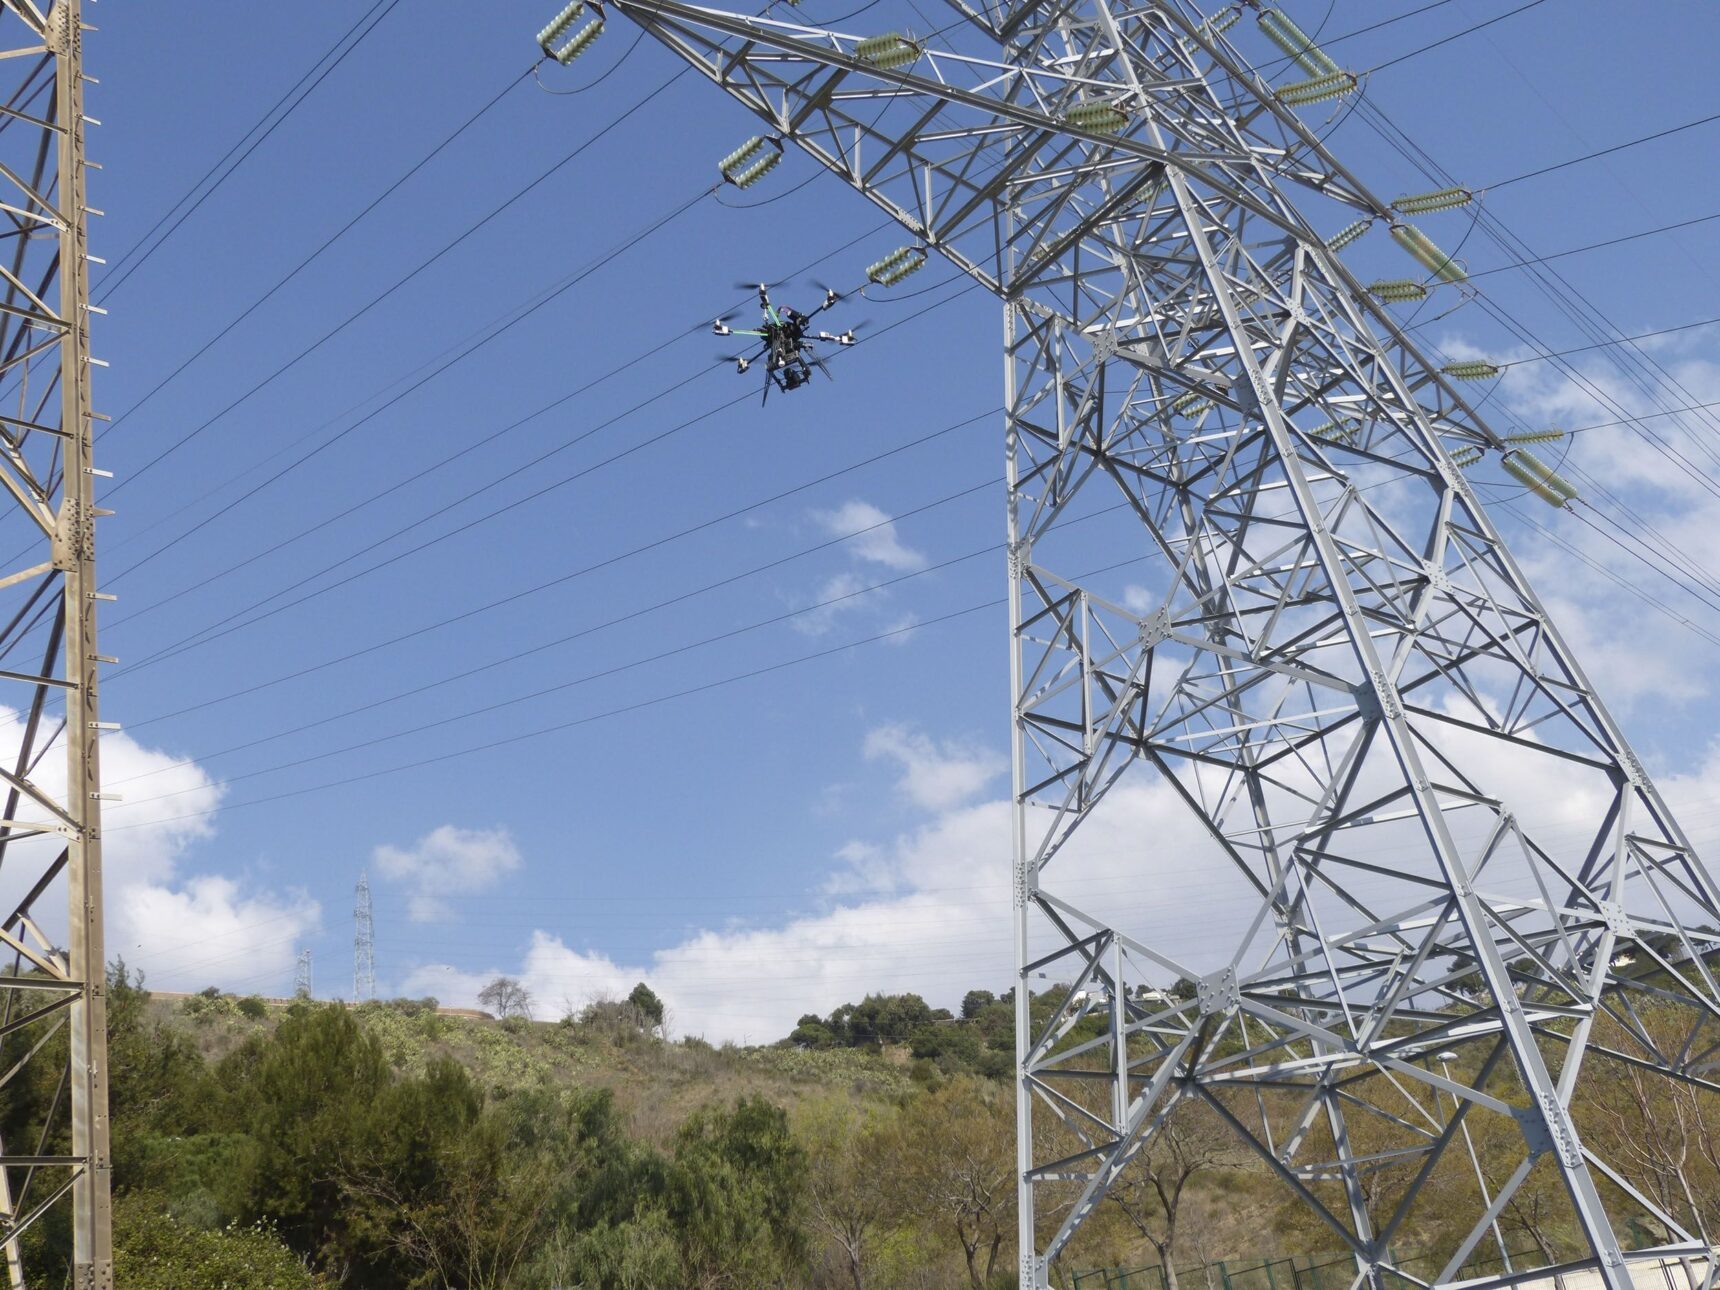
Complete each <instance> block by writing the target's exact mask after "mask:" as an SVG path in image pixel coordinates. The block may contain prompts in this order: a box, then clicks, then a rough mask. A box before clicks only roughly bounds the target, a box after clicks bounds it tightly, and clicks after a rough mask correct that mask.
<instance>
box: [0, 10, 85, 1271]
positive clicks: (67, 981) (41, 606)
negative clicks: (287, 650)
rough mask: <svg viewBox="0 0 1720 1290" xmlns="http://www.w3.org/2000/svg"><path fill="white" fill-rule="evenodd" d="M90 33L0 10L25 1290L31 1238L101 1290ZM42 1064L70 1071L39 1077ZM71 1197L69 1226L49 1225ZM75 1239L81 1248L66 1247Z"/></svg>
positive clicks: (2, 380)
mask: <svg viewBox="0 0 1720 1290" xmlns="http://www.w3.org/2000/svg"><path fill="white" fill-rule="evenodd" d="M44 12H45V13H46V17H44V16H43V15H44ZM83 32H84V25H83V18H82V3H81V0H56V2H55V3H53V4H51V5H50V4H48V3H45V2H44V3H41V4H39V5H38V4H33V3H29V2H28V0H3V3H0V55H3V57H0V105H3V107H4V111H3V112H0V189H3V190H4V192H3V194H0V211H3V214H0V229H3V231H4V234H5V244H6V249H5V252H4V255H3V256H0V353H3V354H4V361H3V362H0V481H3V482H4V484H5V488H4V491H3V492H0V511H3V513H4V515H5V516H6V518H7V519H8V520H9V521H10V527H9V528H8V530H7V534H6V537H5V542H6V545H7V548H8V549H9V550H10V549H12V548H22V549H21V550H20V551H19V553H18V558H17V560H16V562H15V563H14V564H13V565H12V566H11V567H10V568H6V569H3V570H0V624H3V626H0V656H4V658H5V659H6V664H5V667H6V670H5V671H0V706H4V707H5V708H6V709H7V710H8V712H9V713H10V714H12V716H13V718H14V719H15V724H13V726H12V732H13V733H11V734H9V735H8V743H7V745H6V747H5V749H4V751H3V752H0V760H3V764H0V780H4V783H5V795H6V806H5V814H4V815H3V816H0V875H3V876H4V889H5V891H6V892H7V893H8V894H7V895H6V896H5V897H4V899H5V904H4V905H3V906H0V917H3V918H4V922H3V923H0V942H3V947H4V955H5V962H4V963H3V964H0V1069H4V1070H5V1071H6V1072H7V1073H6V1075H5V1076H4V1077H3V1079H0V1085H3V1087H0V1101H4V1102H5V1104H6V1106H7V1128H8V1132H9V1133H10V1134H11V1135H12V1136H10V1137H8V1138H7V1139H6V1140H5V1141H4V1142H0V1250H3V1253H4V1258H5V1264H6V1275H7V1278H8V1280H9V1281H10V1284H11V1285H12V1286H13V1287H19V1286H22V1285H24V1284H25V1282H26V1277H27V1275H28V1279H29V1284H31V1285H36V1284H38V1283H39V1282H43V1281H45V1280H46V1279H47V1277H48V1270H47V1269H46V1268H43V1269H40V1270H36V1269H26V1268H25V1266H24V1256H23V1249H22V1243H21V1242H20V1240H19V1237H20V1235H21V1234H22V1233H23V1232H25V1231H26V1230H27V1229H29V1228H31V1227H36V1230H37V1232H38V1234H40V1233H55V1235H50V1236H48V1237H47V1240H46V1241H45V1242H44V1246H45V1247H46V1248H50V1249H53V1250H54V1252H55V1254H56V1255H58V1256H59V1258H58V1259H56V1263H59V1260H60V1259H65V1258H67V1257H68V1256H69V1261H70V1279H69V1281H68V1282H67V1284H69V1285H71V1286H74V1287H77V1288H78V1290H84V1288H85V1287H102V1288H103V1290H105V1288H106V1287H111V1286H112V1285H113V1248H112V1245H113V1243H112V1235H111V1222H110V1213H109V1186H108V1184H109V1176H110V1172H111V1168H112V1166H111V1164H110V1160H109V1155H108V1096H107V1077H108V1062H107V1007H106V971H105V964H106V956H105V950H104V933H103V919H102V848H101V798H102V792H101V771H100V753H99V740H100V735H101V732H102V731H104V730H108V729H112V728H113V727H112V726H111V725H109V724H107V723H104V722H103V721H102V720H101V713H100V707H99V704H98V703H97V697H96V691H97V676H98V672H99V670H100V668H101V666H102V665H103V664H107V663H111V662H113V660H112V659H109V658H104V657H102V655H101V654H100V652H99V650H98V648H97V644H96V608H97V604H98V602H100V601H102V600H111V599H113V597H112V596H109V595H106V594H104V593H103V592H102V591H101V590H100V584H99V583H98V582H97V581H96V566H95V530H96V520H97V518H98V517H101V516H104V515H107V514H109V512H107V511H104V510H101V509H100V508H99V507H98V506H97V505H96V498H95V485H96V480H97V478H98V477H99V476H104V475H105V474H106V472H105V471H98V470H97V469H96V467H95V464H94V458H93V444H94V437H95V436H94V433H93V418H95V417H96V415H97V414H95V413H94V412H93V411H92V410H91V407H90V372H91V368H92V364H95V363H97V362H98V360H96V359H93V358H92V357H91V355H90V348H89V323H90V314H91V312H92V311H91V308H90V303H89V300H90V288H89V263H90V256H89V248H88V240H87V229H86V222H87V220H86V216H87V213H88V207H87V206H86V204H85V200H84V180H85V164H86V163H85V157H84V130H85V126H86V124H89V123H90V118H88V117H86V116H85V115H84V84H85V77H84V73H83ZM101 419H102V420H106V419H107V418H105V417H103V418H101ZM13 741H15V742H13ZM56 758H57V759H59V763H58V765H56V764H55V759H56ZM60 767H63V768H64V775H63V778H62V773H61V769H60ZM62 784H63V789H62V787H61V786H62ZM14 843H18V844H21V845H17V846H14V845H13V844H14ZM41 1063H52V1064H54V1065H55V1066H57V1067H58V1069H57V1070H49V1071H35V1072H27V1068H28V1067H30V1066H35V1065H38V1064H41ZM26 1074H27V1077H26ZM56 1087H57V1088H58V1089H59V1090H60V1092H58V1093H55V1094H54V1095H53V1096H52V1097H45V1098H39V1099H33V1098H32V1097H31V1096H30V1095H29V1094H28V1093H27V1092H26V1090H28V1089H31V1088H36V1089H54V1088H56ZM68 1200H69V1203H70V1209H71V1213H70V1214H69V1215H67V1216H65V1218H64V1219H60V1220H58V1221H56V1220H50V1221H47V1222H43V1221H42V1220H43V1219H44V1217H45V1216H47V1215H48V1213H49V1211H50V1210H52V1209H53V1208H54V1207H55V1206H56V1205H60V1204H63V1203H64V1202H66V1201H68ZM66 1219H69V1221H66ZM38 1224H39V1226H37V1225H38ZM68 1230H69V1234H70V1241H71V1247H70V1249H69V1250H67V1249H64V1248H63V1247H59V1243H60V1241H62V1240H63V1239H64V1238H63V1237H62V1236H60V1235H58V1233H60V1232H65V1231H68ZM56 1247H58V1248H56ZM60 1266H62V1267H63V1266H64V1265H63V1264H60ZM54 1275H55V1277H60V1276H63V1275H64V1274H63V1273H62V1272H59V1271H56V1272H55V1273H54Z"/></svg>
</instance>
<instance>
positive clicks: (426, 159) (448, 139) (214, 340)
mask: <svg viewBox="0 0 1720 1290" xmlns="http://www.w3.org/2000/svg"><path fill="white" fill-rule="evenodd" d="M528 74H529V73H525V72H522V73H521V74H520V75H519V76H516V77H515V78H514V79H512V80H510V81H509V82H508V83H507V84H506V85H505V86H504V87H503V88H502V89H501V91H500V92H499V93H497V94H496V96H495V97H494V98H492V99H490V101H489V102H487V103H485V104H484V105H483V106H482V107H481V108H479V109H478V110H477V111H476V112H474V113H472V115H471V116H469V117H467V118H466V119H465V120H464V121H462V122H461V123H460V124H459V125H458V126H456V127H455V128H454V130H453V132H452V133H451V134H448V135H446V136H444V137H443V139H442V141H441V142H440V143H438V144H437V145H436V146H435V147H434V148H432V149H431V150H430V151H429V152H427V153H425V154H424V155H423V156H422V157H420V158H419V159H418V161H417V162H416V163H414V164H413V165H412V167H411V168H410V169H408V170H406V171H405V172H404V173H403V174H401V176H400V177H399V178H398V179H396V180H395V181H394V182H393V183H391V184H389V185H388V187H387V188H385V189H383V190H382V192H381V193H379V194H378V195H377V196H376V197H374V198H372V199H371V201H370V202H369V204H368V205H366V206H365V207H364V209H362V210H360V211H359V212H358V214H356V215H354V216H353V217H352V218H351V219H349V220H347V222H346V223H345V224H342V225H341V226H340V228H338V229H336V230H335V232H334V233H333V234H331V235H330V236H328V237H326V238H324V239H323V241H322V242H321V243H320V244H319V245H318V246H317V247H316V249H315V250H313V251H312V252H311V253H310V254H309V255H307V256H306V257H305V258H304V259H302V260H300V261H299V262H298V263H297V264H296V265H294V266H293V267H292V268H291V269H290V270H288V272H287V273H286V274H285V275H284V276H283V277H281V278H280V279H279V280H278V281H277V282H276V283H275V284H274V285H273V286H272V287H270V288H269V289H268V290H267V291H265V292H264V293H263V294H262V295H260V296H258V297H257V298H256V299H255V300H253V301H252V302H251V303H250V304H249V305H247V306H245V308H244V309H243V310H241V311H240V312H239V313H238V314H236V315H234V316H233V317H232V318H231V319H229V320H228V322H227V323H226V325H224V326H223V327H222V328H221V330H220V331H218V332H216V333H215V334H214V335H213V336H211V337H210V338H209V339H208V340H206V341H204V342H203V344H202V345H201V346H199V347H198V348H197V350H196V351H194V352H193V353H192V354H191V355H190V357H188V358H186V359H185V360H184V361H183V362H181V363H180V364H179V366H178V367H176V368H174V369H173V370H172V371H171V372H169V373H168V374H167V375H166V376H164V377H162V378H161V380H159V381H157V382H156V383H155V385H154V386H152V387H151V388H150V390H149V391H148V393H146V394H145V395H144V396H143V397H142V398H140V399H138V400H137V401H136V402H135V403H133V404H132V405H131V406H130V407H129V408H127V409H126V410H125V411H124V412H121V413H120V414H119V415H118V416H116V417H115V418H114V419H113V420H112V421H111V422H110V423H109V424H108V425H107V426H105V427H104V428H103V430H102V434H103V435H107V434H109V433H111V432H112V431H114V430H116V429H118V428H119V425H120V423H121V422H123V421H124V420H125V419H126V418H127V417H129V416H131V414H132V413H134V412H136V411H137V410H138V409H139V408H141V407H142V406H143V405H144V404H146V403H148V402H149V401H150V400H151V399H153V398H154V397H155V396H156V395H157V394H159V393H161V391H162V390H164V389H166V388H167V387H168V386H169V385H171V384H172V383H173V382H174V381H175V380H176V379H177V378H178V377H179V375H180V374H181V373H182V372H184V371H185V369H186V368H188V367H190V366H191V365H192V364H193V363H195V362H196V361H197V360H198V359H200V358H202V357H203V355H205V354H207V353H208V352H209V351H210V350H211V349H213V348H214V347H215V346H216V345H218V344H219V343H220V342H221V341H222V340H224V339H225V338H226V337H227V336H228V335H230V334H231V333H232V331H233V329H234V328H236V327H238V326H239V325H240V324H241V323H243V322H244V321H245V320H246V319H247V318H249V317H250V316H251V315H252V314H254V313H256V312H257V310H258V309H260V308H262V307H263V306H264V305H265V304H267V303H268V302H269V301H270V300H271V299H273V298H274V296H275V294H276V293H277V292H279V291H280V290H281V289H282V288H283V287H285V286H286V285H287V284H288V283H290V282H292V281H293V279H295V278H297V277H298V276H299V274H301V273H303V272H304V271H305V270H306V269H307V268H309V267H310V266H311V265H312V264H313V263H315V262H316V261H317V260H318V259H319V258H320V257H321V256H322V255H323V253H324V252H325V251H327V250H328V249H329V248H330V247H332V246H333V245H334V244H335V243H336V242H338V241H340V239H341V238H343V237H345V236H346V235H347V234H348V233H350V232H351V231H352V230H353V229H354V228H355V227H356V226H357V225H358V224H359V223H360V222H361V221H363V220H364V219H365V218H366V217H367V216H369V215H370V213H371V212H372V211H374V210H375V209H376V208H377V207H378V206H380V205H382V203H383V202H385V201H387V200H388V199H389V198H390V197H391V196H393V195H394V193H395V192H396V191H397V190H398V189H399V188H400V186H401V185H402V184H404V183H406V182H407V181H408V180H410V179H411V178H412V177H413V176H414V175H416V174H417V173H418V172H419V171H420V170H422V169H424V167H425V166H427V165H429V164H430V162H432V161H433V160H435V159H436V157H438V156H440V155H441V153H442V152H443V151H444V150H445V149H446V148H447V147H448V146H449V145H450V144H451V143H453V142H454V141H455V140H456V139H458V138H459V137H460V136H461V135H462V134H464V133H465V132H466V131H467V130H469V129H471V128H472V127H473V126H474V125H476V124H477V123H478V121H479V120H481V119H482V118H483V117H484V116H485V115H486V114H487V113H488V112H489V111H490V109H491V108H493V107H495V106H496V104H498V103H500V102H501V101H502V100H503V99H504V98H506V97H507V96H508V95H509V94H511V93H512V92H513V90H514V88H515V87H516V86H517V85H519V84H520V82H521V81H523V80H524V79H525V77H526V76H527V75H528Z"/></svg>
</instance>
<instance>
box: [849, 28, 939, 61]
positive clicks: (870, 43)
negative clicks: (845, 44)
mask: <svg viewBox="0 0 1720 1290" xmlns="http://www.w3.org/2000/svg"><path fill="white" fill-rule="evenodd" d="M924 52H925V51H924V50H923V49H921V48H920V46H919V45H918V44H916V43H915V42H914V41H911V40H909V39H908V38H907V37H906V36H904V35H902V34H901V33H900V32H895V31H892V32H889V33H887V34H886V35H883V36H871V37H868V38H867V39H865V40H862V41H861V42H860V43H859V44H857V45H855V46H854V57H856V58H858V59H859V60H860V61H861V62H863V63H870V64H872V66H874V67H880V68H886V69H888V68H891V67H906V66H907V65H908V64H909V63H912V62H914V61H916V60H917V59H918V58H919V57H920V55H921V54H922V53H924Z"/></svg>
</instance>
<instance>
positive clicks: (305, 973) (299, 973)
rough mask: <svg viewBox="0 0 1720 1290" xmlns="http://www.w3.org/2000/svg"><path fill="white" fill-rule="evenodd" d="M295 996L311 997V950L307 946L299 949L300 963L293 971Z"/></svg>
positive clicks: (298, 997) (299, 997) (296, 997)
mask: <svg viewBox="0 0 1720 1290" xmlns="http://www.w3.org/2000/svg"><path fill="white" fill-rule="evenodd" d="M293 997H294V998H295V999H308V998H310V997H311V951H310V947H309V946H306V947H305V948H304V949H302V950H300V951H299V963H298V968H297V970H296V971H295V972H294V973H293Z"/></svg>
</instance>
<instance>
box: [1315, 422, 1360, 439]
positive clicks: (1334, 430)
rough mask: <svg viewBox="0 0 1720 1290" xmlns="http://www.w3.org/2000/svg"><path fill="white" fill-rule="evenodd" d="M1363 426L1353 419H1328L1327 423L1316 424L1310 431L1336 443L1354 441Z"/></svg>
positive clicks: (1316, 435)
mask: <svg viewBox="0 0 1720 1290" xmlns="http://www.w3.org/2000/svg"><path fill="white" fill-rule="evenodd" d="M1361 432H1362V428H1361V427H1360V426H1359V425H1356V424H1355V423H1354V422H1353V421H1328V422H1326V424H1325V425H1322V426H1315V427H1314V428H1313V429H1312V430H1310V431H1309V432H1308V433H1309V434H1311V435H1313V436H1314V438H1316V439H1327V440H1331V441H1333V442H1335V443H1354V442H1355V440H1356V436H1357V435H1359V434H1361Z"/></svg>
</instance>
